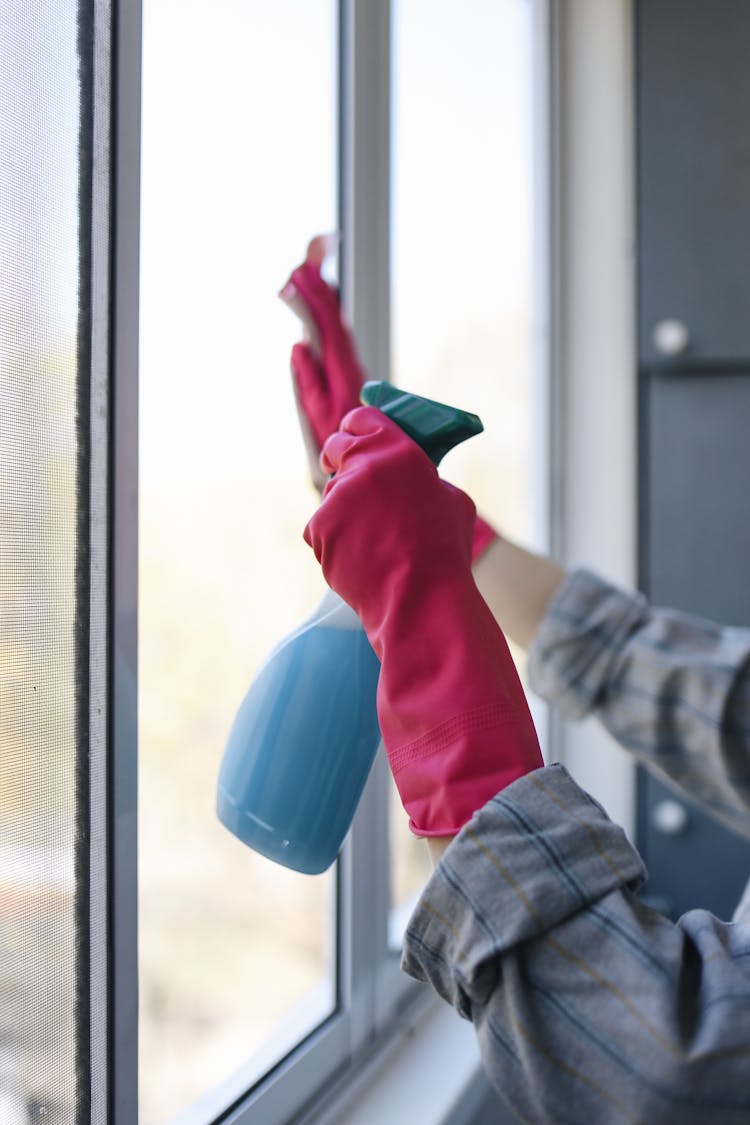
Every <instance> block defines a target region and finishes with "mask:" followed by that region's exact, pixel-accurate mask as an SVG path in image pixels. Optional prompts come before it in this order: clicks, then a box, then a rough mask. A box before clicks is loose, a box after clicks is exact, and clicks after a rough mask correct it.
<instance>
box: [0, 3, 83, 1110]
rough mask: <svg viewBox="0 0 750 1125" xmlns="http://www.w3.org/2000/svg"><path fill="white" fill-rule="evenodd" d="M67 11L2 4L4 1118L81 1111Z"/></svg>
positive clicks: (72, 7)
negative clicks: (77, 1068)
mask: <svg viewBox="0 0 750 1125" xmlns="http://www.w3.org/2000/svg"><path fill="white" fill-rule="evenodd" d="M77 18H78V10H77V4H75V3H65V2H63V3H59V4H53V5H50V4H48V3H39V2H37V0H11V2H10V3H7V4H4V5H3V8H2V13H1V14H0V199H1V200H2V213H1V215H0V353H1V354H2V361H1V362H0V567H1V575H0V620H1V621H2V629H1V633H0V1121H2V1122H3V1123H4V1125H26V1122H29V1121H42V1120H44V1121H50V1122H52V1121H55V1122H60V1125H73V1122H74V1121H75V1120H76V1104H75V1102H76V1096H75V1094H76V1091H75V1064H76V1059H75V1054H74V1051H75V1042H76V1019H75V1015H76V1009H75V957H76V949H77V948H78V949H80V948H81V947H82V945H83V943H80V944H79V943H78V942H77V940H76V938H77V936H78V935H77V933H76V901H75V896H74V849H75V844H76V839H77V836H76V823H75V818H76V811H77V808H76V800H75V784H76V782H75V766H76V723H75V698H76V694H75V693H76V686H77V685H76V631H75V609H76V602H75V579H76V539H75V531H76V450H77V443H76V358H77V341H76V325H77V311H78V307H77V306H78V197H77V187H78V183H77V181H78V128H79V98H78V59H77V54H76V36H77ZM79 624H80V626H81V632H82V634H83V635H84V637H85V633H86V629H85V626H86V622H85V621H81V622H80V623H79ZM81 688H82V694H83V695H84V696H85V685H84V684H81ZM81 937H82V938H85V935H84V934H81ZM82 967H83V968H84V971H85V968H86V967H85V966H82ZM85 987H86V982H84V988H85Z"/></svg>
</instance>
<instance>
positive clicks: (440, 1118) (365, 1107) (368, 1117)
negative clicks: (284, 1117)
mask: <svg viewBox="0 0 750 1125" xmlns="http://www.w3.org/2000/svg"><path fill="white" fill-rule="evenodd" d="M425 993H426V994H425V996H424V997H420V1000H419V1002H418V1003H417V1004H416V1005H415V1006H414V1007H413V1008H411V1009H410V1010H409V1011H408V1012H407V1013H406V1015H402V1016H401V1017H400V1020H399V1023H398V1025H397V1026H395V1027H394V1028H393V1029H392V1030H391V1033H390V1034H389V1035H387V1036H384V1037H383V1040H381V1042H380V1044H379V1045H378V1048H377V1049H376V1051H375V1052H374V1053H373V1054H372V1055H370V1056H369V1057H368V1058H367V1059H366V1060H365V1061H364V1062H363V1063H362V1065H361V1066H360V1067H359V1068H358V1069H357V1070H356V1072H355V1073H354V1074H351V1073H349V1074H348V1075H347V1076H346V1078H345V1079H343V1080H342V1081H341V1082H340V1083H339V1084H338V1086H337V1087H336V1088H335V1089H333V1090H332V1091H330V1092H329V1094H328V1097H327V1098H326V1099H325V1100H324V1102H323V1103H322V1104H321V1103H320V1102H319V1103H317V1104H316V1105H315V1106H314V1107H312V1108H311V1109H310V1110H309V1111H308V1112H307V1113H306V1114H304V1115H303V1116H302V1117H301V1118H300V1119H299V1125H312V1123H313V1122H314V1123H315V1125H382V1123H383V1122H384V1121H390V1122H392V1123H393V1125H399V1123H400V1122H407V1121H419V1125H462V1123H469V1122H471V1121H472V1119H473V1116H474V1113H475V1112H476V1111H477V1110H478V1109H479V1107H480V1106H481V1104H482V1102H483V1101H484V1099H485V1097H486V1095H487V1090H488V1086H487V1082H486V1079H485V1078H484V1074H483V1071H482V1067H481V1062H480V1058H479V1049H478V1047H477V1042H476V1036H475V1033H474V1029H473V1027H472V1026H471V1024H470V1023H467V1022H466V1021H465V1020H462V1019H461V1018H460V1017H459V1016H458V1015H457V1014H456V1013H455V1012H454V1011H453V1009H452V1008H450V1007H449V1006H448V1005H447V1004H445V1003H444V1002H443V1001H439V1000H436V999H435V998H434V997H433V996H432V995H431V994H430V993H427V992H426V989H425Z"/></svg>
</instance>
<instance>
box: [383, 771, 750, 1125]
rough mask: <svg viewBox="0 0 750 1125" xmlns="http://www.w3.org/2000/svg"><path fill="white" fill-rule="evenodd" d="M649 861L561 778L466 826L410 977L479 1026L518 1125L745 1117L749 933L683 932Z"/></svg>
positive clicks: (702, 926) (694, 928)
mask: <svg viewBox="0 0 750 1125" xmlns="http://www.w3.org/2000/svg"><path fill="white" fill-rule="evenodd" d="M643 875H644V872H643V866H642V863H641V860H640V858H639V856H638V855H637V853H636V852H635V851H634V849H633V848H632V847H631V845H630V844H629V843H628V841H627V839H626V837H625V834H624V833H623V832H622V830H621V829H620V828H618V827H617V826H616V825H614V824H613V823H612V822H611V821H610V820H609V819H608V817H607V815H606V813H605V812H604V810H603V809H602V808H601V807H600V806H599V805H598V804H597V803H596V802H595V801H594V800H593V799H592V798H591V797H590V796H588V794H586V793H584V792H583V791H582V790H581V789H580V788H579V787H578V786H577V785H576V784H575V782H573V780H572V779H571V778H570V776H569V775H568V774H567V772H566V771H565V770H564V769H563V768H562V767H561V766H549V767H546V768H544V769H541V770H537V771H534V772H533V773H531V774H528V775H527V776H526V777H523V778H520V779H519V780H518V781H516V782H514V783H513V784H512V785H510V786H508V788H507V789H505V790H503V791H502V792H501V793H499V794H498V795H497V796H496V797H495V798H493V800H491V801H490V802H488V804H487V805H485V806H484V808H483V809H481V810H480V811H479V812H478V813H477V814H476V815H475V816H474V817H473V819H472V820H471V821H470V823H469V824H468V825H466V826H465V827H464V829H463V830H462V831H461V833H460V834H459V836H457V838H456V839H455V840H454V841H453V843H452V844H451V846H450V848H448V850H447V852H446V853H445V855H444V856H443V859H442V861H441V862H440V864H439V865H438V867H437V868H436V869H435V871H434V873H433V875H432V877H431V879H430V881H429V883H428V884H427V887H426V888H425V890H424V892H423V894H422V897H421V899H420V902H419V904H418V906H417V909H416V911H415V913H414V915H413V917H412V919H411V921H410V924H409V927H408V929H407V934H406V938H405V943H404V952H403V967H404V969H405V970H406V972H408V973H410V974H411V975H412V976H414V977H416V978H417V979H420V980H425V981H429V982H430V983H431V984H432V986H433V987H434V988H435V989H436V990H437V992H438V993H439V994H440V995H441V996H443V997H444V998H445V999H446V1000H447V1001H449V1002H450V1003H451V1004H453V1005H454V1006H455V1007H456V1008H457V1009H458V1011H459V1012H460V1013H461V1014H462V1015H463V1016H464V1017H466V1018H468V1019H471V1021H472V1022H473V1024H474V1026H475V1028H476V1031H477V1035H478V1040H479V1045H480V1050H481V1052H482V1056H483V1060H484V1064H485V1068H486V1070H487V1073H488V1075H489V1077H490V1078H491V1080H492V1081H493V1083H494V1085H495V1086H496V1088H497V1089H498V1091H499V1092H500V1094H501V1095H502V1096H503V1097H504V1099H505V1100H506V1101H507V1102H508V1104H509V1105H510V1106H511V1107H512V1109H513V1110H514V1112H515V1113H516V1115H517V1116H518V1118H519V1119H520V1120H521V1121H525V1122H534V1123H536V1125H539V1123H545V1122H554V1123H560V1125H580V1123H581V1122H582V1121H585V1122H588V1123H589V1125H619V1123H620V1122H629V1123H632V1125H635V1123H636V1122H638V1123H642V1125H645V1123H648V1125H660V1123H662V1122H663V1123H669V1125H672V1123H673V1122H676V1121H679V1122H680V1123H681V1125H707V1123H708V1122H711V1125H740V1122H743V1123H744V1122H747V1121H748V1120H750V1077H749V1076H750V919H745V920H744V921H743V920H742V919H739V920H735V922H734V924H733V925H724V924H723V923H720V922H718V921H717V919H715V918H713V917H712V916H711V915H709V914H707V913H705V912H703V911H694V912H691V913H690V914H688V915H686V916H685V917H684V918H683V919H681V921H680V922H679V923H677V924H675V923H672V922H670V921H668V920H667V919H665V918H663V917H662V916H661V915H659V914H657V913H655V912H654V911H652V910H650V909H648V908H647V907H645V906H644V905H643V904H642V903H641V902H640V901H639V900H638V898H637V897H636V894H635V891H636V889H637V888H638V886H639V885H640V883H641V880H642V878H643Z"/></svg>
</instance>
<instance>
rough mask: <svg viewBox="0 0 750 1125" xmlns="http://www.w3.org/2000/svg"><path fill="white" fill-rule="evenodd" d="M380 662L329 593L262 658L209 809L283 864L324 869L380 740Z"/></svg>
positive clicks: (247, 841) (345, 609)
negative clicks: (310, 614)
mask: <svg viewBox="0 0 750 1125" xmlns="http://www.w3.org/2000/svg"><path fill="white" fill-rule="evenodd" d="M379 674H380V664H379V662H378V659H377V657H376V655H375V653H374V652H373V650H372V647H371V646H370V643H369V641H368V640H367V637H366V635H365V632H364V630H363V628H362V626H361V624H360V622H359V619H358V618H357V616H356V615H355V614H354V613H353V611H352V610H351V609H350V608H349V607H348V606H347V605H346V603H345V602H343V601H342V600H341V599H340V598H339V597H338V596H337V595H336V594H334V593H333V592H332V591H329V592H328V593H326V595H325V597H324V598H323V600H322V602H321V603H320V605H319V606H318V608H317V609H316V611H315V612H314V613H313V615H312V616H311V617H310V618H309V620H308V621H306V622H305V623H304V624H303V625H302V626H300V628H299V629H297V630H295V632H294V633H292V634H291V635H290V636H289V637H287V638H286V639H285V640H284V641H283V642H282V643H281V644H280V645H279V646H278V647H277V648H276V649H275V650H274V651H273V652H272V653H271V655H270V656H269V658H268V660H267V661H266V663H265V664H264V665H263V667H262V668H261V670H260V672H259V673H258V675H257V677H256V678H255V680H254V681H253V684H252V685H251V687H250V689H249V691H248V693H247V695H246V696H245V698H244V700H243V702H242V704H241V706H240V708H239V711H238V712H237V716H236V718H235V721H234V724H233V726H232V730H231V732H230V735H229V739H228V742H227V747H226V750H225V752H224V757H223V759H222V763H221V770H220V773H219V784H218V792H217V803H216V811H217V814H218V816H219V819H220V820H221V822H222V823H223V824H224V825H225V826H226V827H227V828H228V829H229V830H230V831H231V832H233V833H234V835H235V836H237V837H239V839H240V840H242V841H243V843H245V844H247V845H249V846H250V847H251V848H253V849H254V850H255V851H257V852H260V853H261V854H263V855H265V856H267V857H268V858H269V859H272V860H274V861H275V862H277V863H281V864H284V866H286V867H291V868H294V869H295V870H297V871H303V872H306V873H308V874H317V873H319V872H321V871H325V870H326V869H327V868H328V867H329V866H330V865H331V863H333V861H334V859H335V858H336V856H337V855H338V853H339V850H340V849H341V845H342V843H343V841H344V837H345V836H346V833H347V831H348V829H349V826H350V824H351V822H352V819H353V817H354V813H355V811H356V808H357V804H358V802H359V798H360V796H361V794H362V790H363V788H364V785H365V782H366V781H367V777H368V775H369V772H370V769H371V767H372V762H373V759H374V757H375V753H376V751H377V748H378V744H379V742H380V729H379V727H378V721H377V711H376V706H375V698H376V692H377V683H378V676H379Z"/></svg>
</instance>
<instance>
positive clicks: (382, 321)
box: [92, 0, 552, 1125]
mask: <svg viewBox="0 0 750 1125" xmlns="http://www.w3.org/2000/svg"><path fill="white" fill-rule="evenodd" d="M529 2H530V3H532V5H533V9H534V20H535V64H536V67H537V69H538V74H537V79H538V89H537V95H538V104H537V106H536V113H535V122H536V136H537V151H536V159H537V166H538V168H539V169H540V176H541V181H542V182H541V187H540V191H539V194H538V197H537V200H536V212H537V214H536V220H537V230H538V234H539V240H538V245H537V252H536V272H537V283H536V289H537V300H538V304H537V312H538V314H539V318H538V323H537V326H536V361H535V392H534V393H535V397H536V407H535V409H536V410H537V412H538V413H537V416H538V418H539V420H540V425H541V426H542V427H543V429H544V432H548V428H549V419H550V416H551V410H550V400H549V391H548V387H549V382H548V371H549V355H550V346H551V339H552V331H551V310H552V301H551V297H550V290H549V278H550V268H549V263H550V254H549V242H550V232H551V220H550V216H551V211H550V208H549V205H548V199H549V195H548V189H547V184H548V181H549V163H548V153H549V150H550V119H551V118H550V98H551V86H550V85H549V82H548V77H549V63H550V58H551V17H550V5H551V3H552V0H529ZM95 9H96V18H97V32H96V40H97V52H98V53H97V59H98V69H97V97H98V99H99V100H98V102H97V122H98V125H97V130H98V132H97V137H98V141H97V142H96V154H97V157H96V159H97V160H98V164H97V163H96V161H95V181H96V183H95V208H94V210H95V214H94V223H95V228H96V229H98V231H99V238H98V243H97V249H96V250H95V260H94V283H95V284H94V291H95V293H96V294H97V297H96V300H97V302H98V304H97V308H96V310H95V313H96V315H95V318H94V321H95V343H96V342H97V341H98V343H97V346H95V348H94V353H95V371H94V387H95V388H96V387H98V388H99V389H98V395H94V396H92V397H93V401H94V410H93V413H92V426H93V427H94V430H95V432H96V433H98V450H99V452H98V454H97V456H98V458H99V460H98V461H97V462H96V471H95V472H94V474H93V480H92V496H93V497H94V499H95V505H94V508H93V510H94V511H95V512H100V513H101V512H103V510H104V509H105V507H106V504H107V500H108V501H109V512H110V527H109V540H107V534H108V532H107V527H106V520H105V519H104V516H103V515H100V516H99V517H97V518H96V519H95V520H94V525H93V535H94V538H95V540H96V546H97V551H98V554H97V555H96V557H98V558H99V560H100V563H101V575H100V577H99V579H98V583H95V589H96V593H95V602H92V617H93V618H94V620H95V621H96V625H97V628H96V629H95V630H94V629H92V634H95V635H96V642H95V643H97V644H99V645H104V646H105V647H106V648H107V650H108V652H109V654H110V677H109V684H108V685H104V684H100V685H99V686H98V689H97V691H96V693H95V694H92V700H93V702H92V725H93V726H94V727H95V728H96V729H97V731H98V738H97V740H96V744H95V748H94V751H93V754H94V758H95V764H93V765H92V797H93V807H94V809H95V810H96V809H98V810H99V811H98V814H97V815H98V817H99V820H98V822H97V825H96V826H95V828H94V830H92V841H93V846H92V900H93V898H94V897H97V898H98V900H99V903H100V904H101V900H102V898H103V897H104V895H105V893H106V897H107V903H108V906H107V910H106V912H105V911H102V910H101V905H100V906H99V908H98V909H97V908H96V907H94V908H92V937H93V938H94V940H93V941H92V949H93V951H94V959H93V961H94V963H92V1015H93V1023H92V1042H93V1043H94V1045H95V1057H98V1058H99V1059H100V1060H101V1061H103V1058H104V1054H105V1051H104V1047H103V1046H102V1044H106V1054H107V1057H108V1066H106V1067H105V1068H102V1067H99V1068H98V1074H99V1077H98V1078H97V1080H96V1081H97V1082H98V1083H99V1088H98V1096H97V1099H96V1104H97V1105H104V1104H106V1103H108V1106H109V1109H108V1110H102V1111H101V1112H99V1111H98V1116H97V1115H93V1116H92V1122H93V1123H94V1125H100V1123H101V1125H103V1123H104V1122H105V1121H107V1122H110V1123H111V1125H133V1122H135V1121H136V1120H137V1102H138V1003H137V999H138V998H137V979H138V978H137V968H138V965H137V939H138V914H137V883H136V878H137V861H136V857H137V819H136V811H137V810H136V788H137V784H136V783H137V764H136V763H137V707H136V702H137V631H136V621H137V495H138V475H137V465H138V438H137V420H138V380H137V371H138V270H139V261H138V257H139V254H138V233H139V224H138V212H139V191H140V175H139V156H140V68H141V4H140V2H139V0H131V2H129V3H127V4H124V3H121V4H112V3H111V0H95ZM340 18H341V29H342V34H341V44H342V53H341V59H340V67H341V100H340V120H341V145H340V152H341V171H340V175H341V182H340V201H341V203H340V206H341V213H342V229H343V234H344V238H343V261H342V263H341V265H342V291H343V294H344V302H345V308H346V312H347V315H348V317H349V319H350V321H351V323H352V324H353V325H354V329H355V333H356V335H357V339H358V343H359V346H360V349H361V353H362V356H363V360H364V363H365V365H366V368H367V370H368V371H370V372H372V373H374V374H386V373H387V372H388V370H389V366H390V333H389V307H390V300H389V284H390V261H389V249H390V193H391V183H390V167H389V158H388V154H389V153H390V133H391V107H390V69H391V67H390V52H391V27H390V2H389V0H341V4H340ZM110 20H111V21H112V23H111V24H110ZM110 45H112V47H113V49H112V54H111V56H110ZM113 80H114V82H116V86H114V87H112V86H111V82H112V81H113ZM110 88H111V103H110V98H109V94H108V91H109V90H110ZM110 104H111V106H112V116H111V118H110V116H109V109H110ZM110 120H111V127H112V133H111V143H110V135H109V132H108V130H109V123H110ZM110 160H111V168H112V169H113V174H112V179H111V180H110V178H109V169H110ZM97 185H98V186H97ZM110 230H111V241H110V238H109V233H108V232H109V231H110ZM110 285H111V290H110ZM97 287H98V288H97ZM97 325H98V329H97ZM97 332H98V335H97ZM107 391H108V392H109V398H108V402H109V414H108V411H107ZM106 466H108V468H109V473H107V472H106V471H105V469H106ZM551 475H552V461H551V458H547V457H546V456H542V457H541V459H540V461H539V462H538V463H537V479H536V481H535V485H534V490H535V495H536V500H537V508H538V511H539V513H541V517H540V518H539V519H538V521H537V525H536V528H535V545H536V546H538V547H539V548H540V549H547V548H548V547H549V539H548V535H547V524H548V512H549V504H548V495H549V481H550V478H551ZM108 549H109V558H110V570H109V578H108V582H107V581H106V580H105V578H104V577H103V576H104V571H105V563H104V559H105V557H106V555H107V551H108ZM107 701H109V712H108V713H107ZM95 709H96V714H94V711H95ZM94 758H92V762H94ZM105 789H106V793H107V802H108V804H107V807H108V813H107V817H108V824H107V825H105V824H104V822H103V820H102V815H101V810H102V809H103V808H104V806H105V802H104V801H103V800H102V795H103V793H104V791H105ZM388 799H389V787H388V775H387V768H386V765H385V762H384V760H383V758H382V755H381V756H380V760H379V761H378V763H377V764H376V766H375V768H374V769H373V771H372V774H371V777H370V779H369V781H368V784H367V787H366V790H365V794H364V796H363V799H362V802H361V804H360V808H359V811H358V814H357V818H356V820H355V824H354V826H353V828H352V831H351V833H350V836H349V839H348V841H347V843H346V845H345V848H344V850H343V852H342V856H341V858H340V860H339V864H338V870H337V884H338V891H339V912H338V915H339V916H338V923H337V930H338V932H337V941H338V955H337V961H338V974H339V1008H338V1009H337V1010H336V1012H335V1013H334V1014H333V1015H332V1016H331V1017H330V1018H328V1019H327V1020H326V1021H324V1022H323V1023H322V1024H321V1025H320V1026H319V1027H318V1028H317V1029H316V1030H315V1031H314V1032H313V1033H312V1034H311V1035H309V1036H308V1037H307V1038H306V1039H305V1040H304V1041H303V1042H302V1043H301V1044H300V1045H299V1046H298V1047H297V1048H296V1049H294V1050H293V1051H292V1052H291V1053H290V1054H289V1055H288V1056H287V1057H286V1058H285V1059H284V1060H283V1061H282V1062H281V1063H279V1064H278V1065H277V1066H276V1067H274V1068H273V1069H272V1070H271V1071H269V1073H267V1075H266V1076H265V1078H264V1079H263V1080H262V1081H261V1082H260V1083H259V1084H258V1085H257V1086H256V1087H255V1088H254V1089H253V1090H252V1091H250V1092H249V1093H248V1094H247V1095H246V1096H243V1097H241V1098H240V1100H239V1101H238V1102H237V1103H236V1104H235V1105H234V1107H233V1108H231V1109H230V1110H228V1111H225V1112H222V1113H219V1114H218V1115H217V1114H215V1113H212V1111H211V1110H210V1109H209V1108H207V1106H208V1104H209V1101H210V1099H207V1100H206V1101H205V1105H204V1102H201V1103H199V1104H198V1105H196V1107H195V1108H194V1111H188V1112H187V1113H186V1114H184V1115H181V1117H180V1120H184V1121H196V1122H197V1121H201V1122H208V1121H212V1120H219V1119H220V1120H222V1121H224V1122H231V1123H233V1125H251V1123H252V1122H257V1121H263V1123H264V1125H284V1123H285V1122H288V1121H290V1120H292V1119H293V1118H299V1119H300V1120H301V1119H302V1117H303V1116H304V1115H305V1114H307V1116H308V1118H309V1119H310V1120H311V1121H312V1120H316V1121H317V1120H321V1121H322V1120H323V1116H322V1109H320V1110H319V1109H310V1106H311V1103H312V1102H313V1101H314V1100H315V1099H319V1098H321V1097H323V1098H324V1100H325V1097H326V1093H327V1094H328V1103H327V1104H328V1107H329V1108H328V1110H327V1113H328V1114H329V1116H330V1115H331V1113H332V1110H331V1108H330V1105H331V1098H333V1099H334V1102H335V1101H336V1099H338V1098H343V1099H344V1100H345V1091H346V1089H348V1090H349V1091H351V1090H352V1088H353V1083H354V1077H355V1074H356V1073H357V1072H359V1074H360V1076H361V1075H362V1074H371V1073H372V1069H373V1058H374V1057H375V1056H377V1055H378V1054H379V1052H381V1050H382V1049H384V1048H385V1047H386V1046H387V1044H391V1047H392V1046H393V1044H394V1043H395V1042H397V1041H399V1037H400V1036H404V1035H408V1036H409V1037H410V1040H411V1042H412V1043H415V1042H417V1041H418V1040H419V1037H420V1034H421V1032H422V1031H424V1042H425V1043H429V1034H432V1035H435V1034H439V1035H440V1036H441V1041H442V1042H444V1043H445V1042H447V1040H446V1036H448V1037H450V1035H451V1034H455V1036H456V1040H455V1042H456V1043H461V1044H463V1046H462V1048H461V1051H460V1052H457V1053H456V1054H455V1059H456V1065H457V1067H458V1066H459V1062H458V1060H459V1059H460V1058H463V1059H464V1060H465V1062H464V1064H461V1065H463V1066H464V1070H465V1074H464V1075H463V1077H462V1078H461V1081H460V1082H459V1086H460V1088H461V1089H462V1090H464V1089H465V1088H466V1082H468V1081H469V1080H470V1079H471V1078H472V1076H473V1075H475V1074H476V1072H477V1069H478V1054H477V1053H476V1050H475V1049H474V1047H473V1045H472V1046H471V1047H470V1048H467V1046H466V1044H467V1042H468V1039H467V1036H473V1032H472V1030H471V1029H470V1028H468V1027H467V1025H465V1024H463V1023H462V1021H459V1020H458V1019H457V1018H455V1017H454V1016H453V1013H448V1014H449V1015H450V1017H451V1020H450V1025H448V1024H446V1023H445V1022H444V1020H443V1015H444V1012H443V1006H442V1004H441V1002H440V1001H437V1000H435V999H434V997H433V996H432V994H431V993H430V992H429V991H428V990H427V989H426V988H425V987H422V986H418V985H415V984H414V982H412V981H410V980H409V979H408V978H407V977H405V976H404V974H402V973H401V971H400V969H399V966H398V957H397V956H396V955H394V954H393V952H392V951H391V950H390V949H389V933H388V928H389V927H388V922H389V912H390V907H391V903H390V893H389V879H390V870H389V855H388ZM373 840H379V841H382V847H380V848H378V849H373V847H372V841H373ZM105 887H106V888H107V890H106V892H105ZM105 915H106V917H105ZM105 1013H106V1016H105ZM448 1026H451V1027H453V1028H455V1031H454V1032H448V1031H447V1030H446V1028H447V1027H448ZM107 1029H109V1030H107ZM436 1029H439V1031H436ZM428 1033H429V1034H428ZM103 1070H104V1072H105V1073H106V1079H105V1078H104V1077H103ZM342 1073H343V1074H344V1078H343V1079H342V1077H341V1075H342ZM464 1078H465V1081H464ZM92 1081H93V1078H92ZM360 1081H361V1077H360ZM446 1096H447V1095H446ZM316 1104H318V1105H322V1103H321V1102H317V1103H316ZM448 1108H449V1107H447V1106H446V1107H445V1109H446V1111H447V1109H448ZM438 1113H439V1111H437V1110H436V1116H435V1117H434V1120H435V1121H436V1122H437V1121H438V1120H443V1116H444V1115H442V1114H441V1115H440V1116H438V1115H437V1114H438ZM316 1115H317V1116H316ZM332 1119H333V1118H332V1117H331V1120H332ZM420 1120H421V1122H422V1125H428V1119H427V1118H425V1117H424V1116H422V1117H421V1118H420ZM430 1120H432V1118H430Z"/></svg>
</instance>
